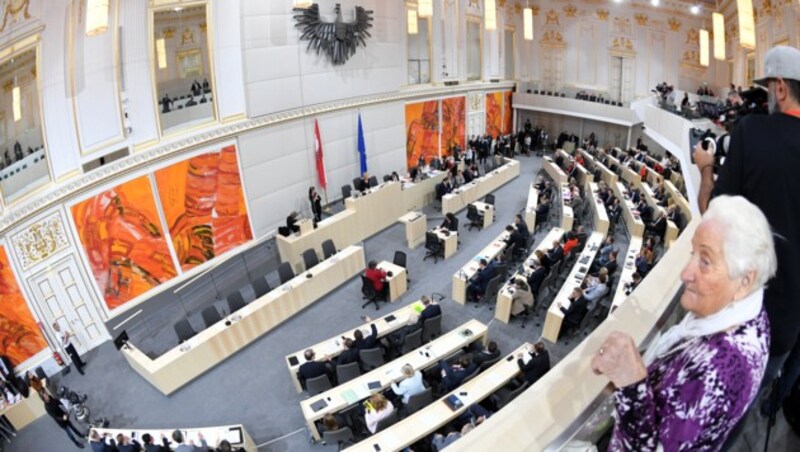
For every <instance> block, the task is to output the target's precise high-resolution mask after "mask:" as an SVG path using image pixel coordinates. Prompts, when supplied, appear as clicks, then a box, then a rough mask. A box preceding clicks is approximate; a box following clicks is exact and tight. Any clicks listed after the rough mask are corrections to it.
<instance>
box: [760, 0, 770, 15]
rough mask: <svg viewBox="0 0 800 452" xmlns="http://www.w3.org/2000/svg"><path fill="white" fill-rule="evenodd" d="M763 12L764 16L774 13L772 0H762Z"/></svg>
mask: <svg viewBox="0 0 800 452" xmlns="http://www.w3.org/2000/svg"><path fill="white" fill-rule="evenodd" d="M761 13H762V14H763V15H764V16H771V15H772V2H771V1H770V0H762V1H761Z"/></svg>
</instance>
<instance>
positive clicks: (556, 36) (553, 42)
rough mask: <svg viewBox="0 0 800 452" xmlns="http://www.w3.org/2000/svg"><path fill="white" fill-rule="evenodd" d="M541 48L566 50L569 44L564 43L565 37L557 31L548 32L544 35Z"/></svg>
mask: <svg viewBox="0 0 800 452" xmlns="http://www.w3.org/2000/svg"><path fill="white" fill-rule="evenodd" d="M541 46H542V47H555V48H564V47H566V46H567V44H566V43H565V42H564V37H563V36H561V33H560V32H558V31H556V30H548V31H545V32H544V34H543V35H542V41H541Z"/></svg>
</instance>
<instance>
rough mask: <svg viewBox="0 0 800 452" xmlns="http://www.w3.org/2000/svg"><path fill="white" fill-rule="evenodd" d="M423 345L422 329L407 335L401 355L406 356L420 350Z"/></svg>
mask: <svg viewBox="0 0 800 452" xmlns="http://www.w3.org/2000/svg"><path fill="white" fill-rule="evenodd" d="M421 345H422V328H420V329H418V330H417V331H414V332H413V333H408V334H406V337H404V338H403V347H402V348H401V349H400V354H401V355H405V354H407V353H411V352H413V351H414V350H416V349H418V348H419V347H420V346H421Z"/></svg>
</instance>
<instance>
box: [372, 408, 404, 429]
mask: <svg viewBox="0 0 800 452" xmlns="http://www.w3.org/2000/svg"><path fill="white" fill-rule="evenodd" d="M399 420H400V417H399V416H398V415H397V410H395V411H392V414H390V415H388V416H386V417H385V418H383V419H381V420H380V421H378V426H377V427H376V428H375V433H378V432H380V431H381V430H386V429H387V428H389V427H391V426H393V425H394V424H396V423H397V421H399Z"/></svg>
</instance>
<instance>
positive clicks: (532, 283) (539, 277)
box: [528, 258, 547, 294]
mask: <svg viewBox="0 0 800 452" xmlns="http://www.w3.org/2000/svg"><path fill="white" fill-rule="evenodd" d="M532 267H533V271H532V272H531V274H530V275H529V276H528V287H530V288H531V293H532V294H537V293H539V288H540V287H541V286H542V281H544V278H545V276H547V269H546V268H544V266H543V265H542V263H541V262H539V259H536V258H534V259H533V265H532Z"/></svg>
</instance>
